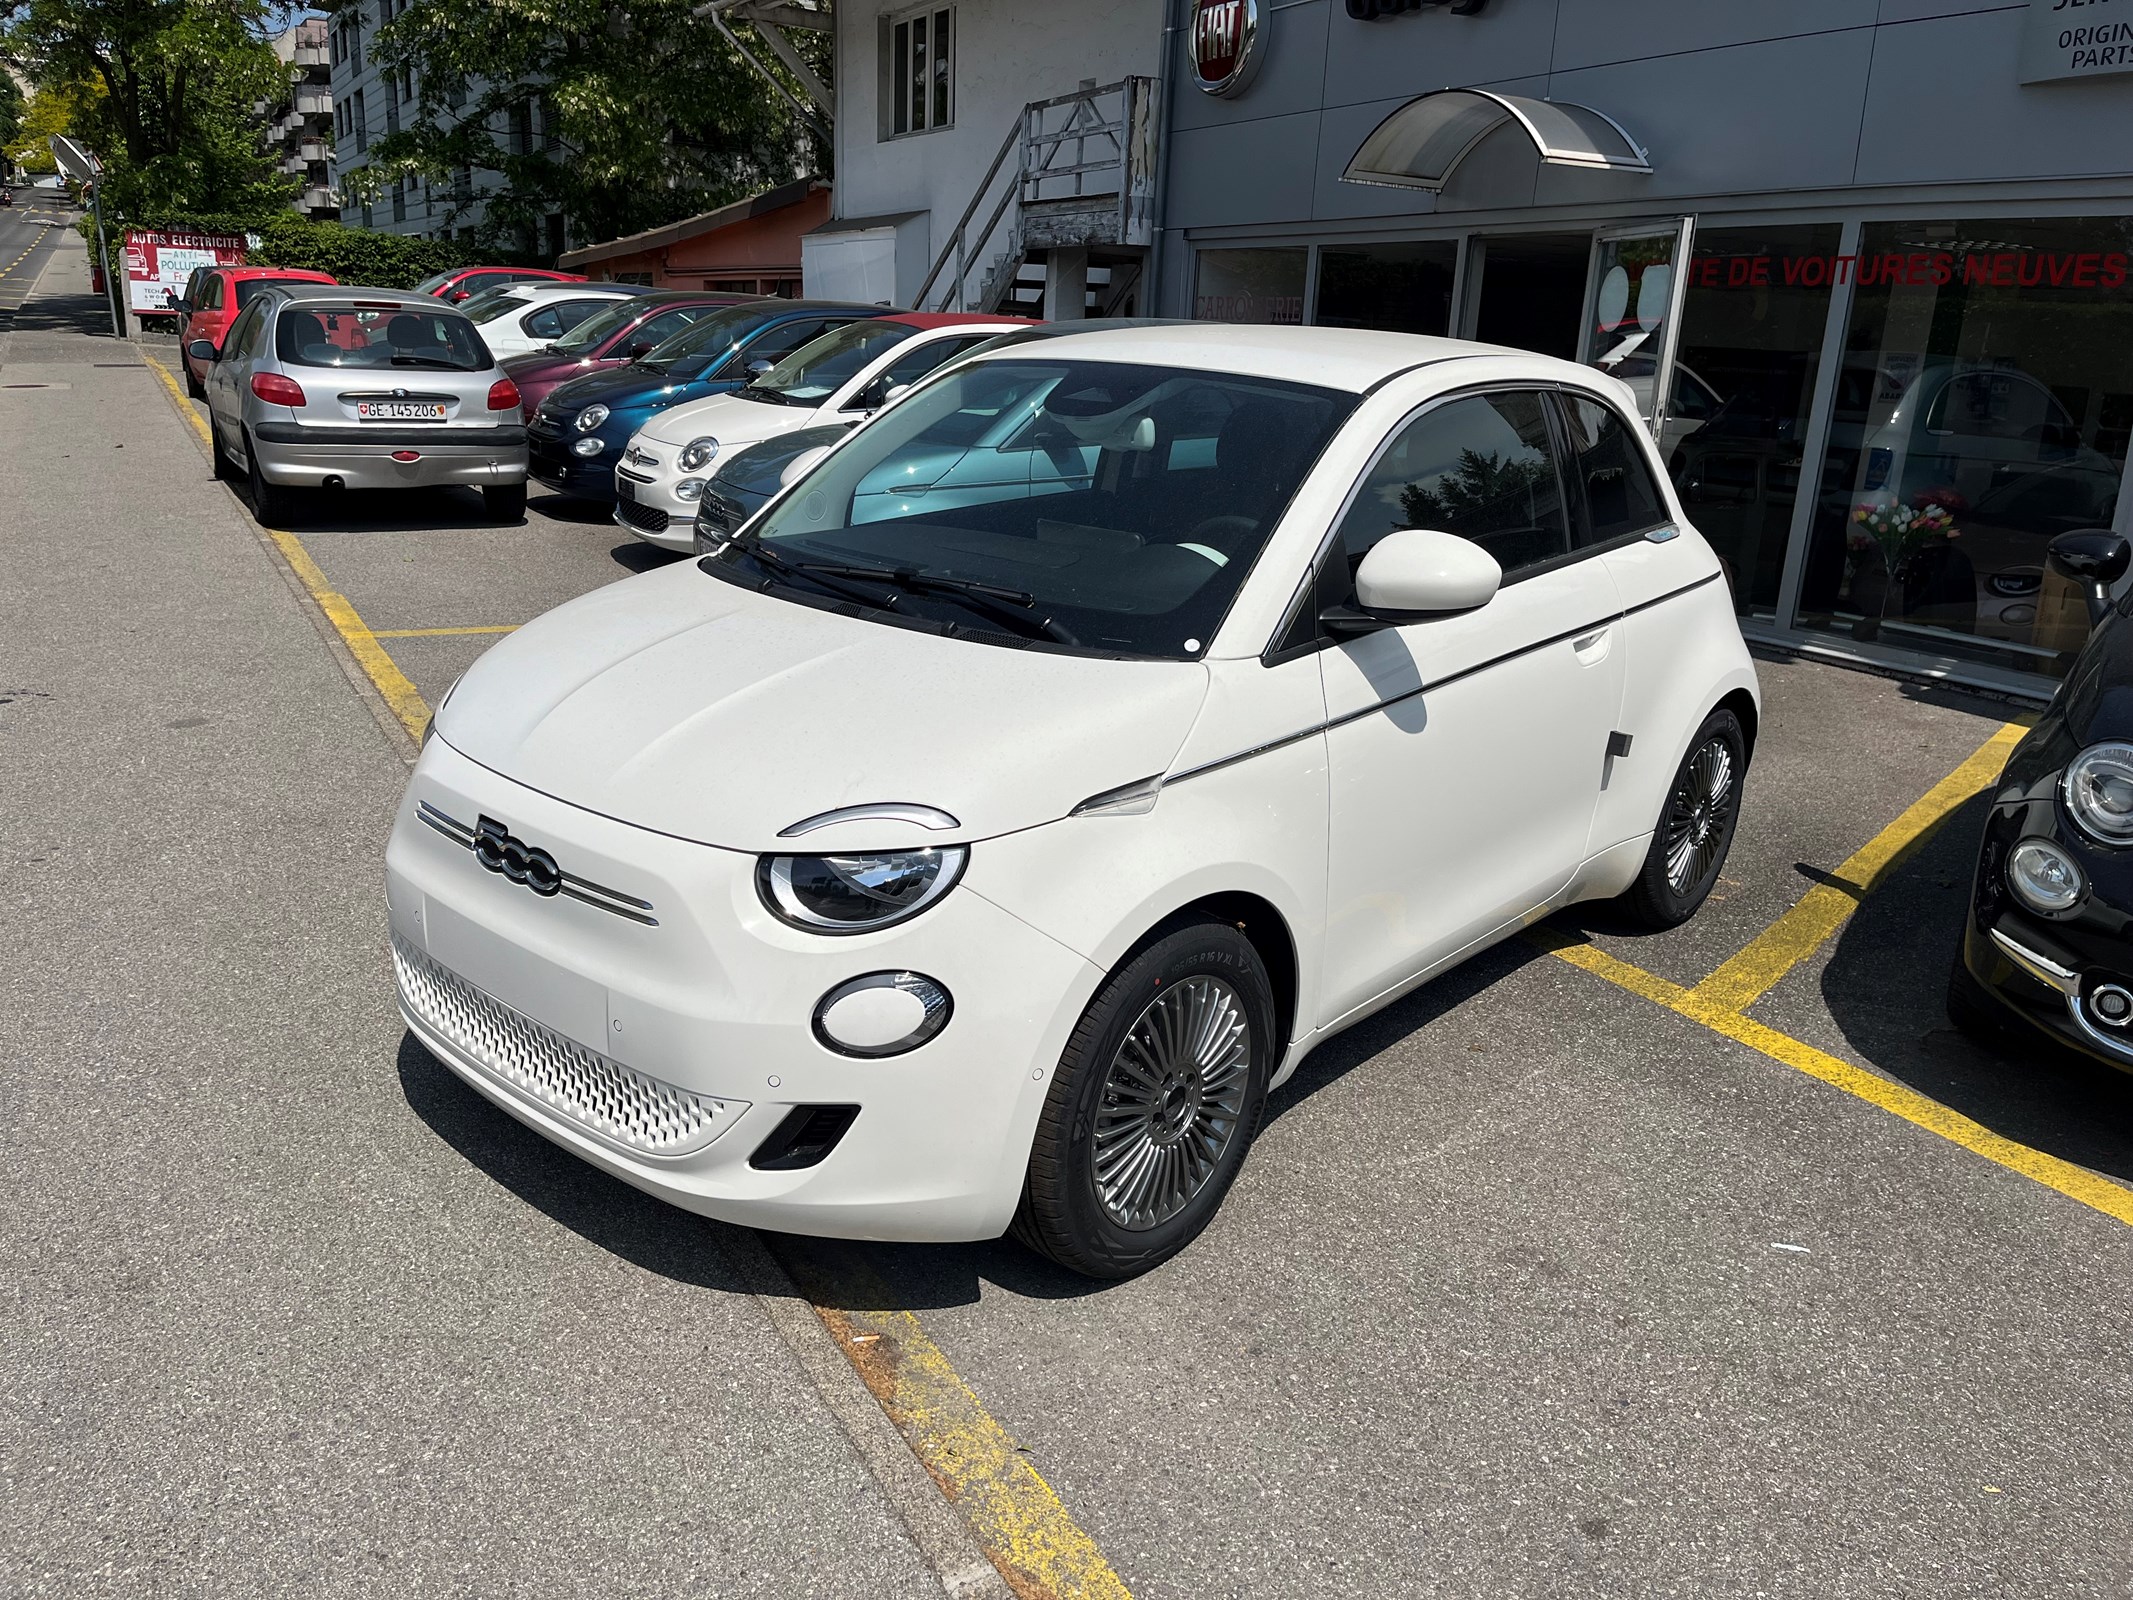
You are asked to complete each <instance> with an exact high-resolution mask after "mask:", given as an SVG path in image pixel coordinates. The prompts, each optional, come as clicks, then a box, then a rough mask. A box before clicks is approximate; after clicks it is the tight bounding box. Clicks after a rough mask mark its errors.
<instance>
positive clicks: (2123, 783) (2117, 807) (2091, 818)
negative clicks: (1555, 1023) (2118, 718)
mask: <svg viewBox="0 0 2133 1600" xmlns="http://www.w3.org/2000/svg"><path fill="white" fill-rule="evenodd" d="M2059 792H2060V793H2061V794H2062V795H2064V796H2065V797H2066V809H2067V810H2069V811H2071V812H2072V813H2073V814H2074V820H2075V821H2076V822H2078V823H2080V824H2081V826H2082V829H2083V831H2085V832H2087V833H2091V834H2093V835H2095V836H2096V837H2097V838H2098V839H2101V840H2102V841H2103V842H2104V843H2105V844H2133V744H2124V743H2120V742H2118V741H2116V740H2113V741H2112V742H2110V743H2107V744H2092V745H2090V746H2089V747H2088V748H2087V749H2086V750H2084V751H2082V752H2081V754H2079V755H2078V756H2076V757H2074V759H2073V760H2072V761H2070V762H2068V763H2067V768H2066V776H2065V777H2064V778H2062V779H2060V780H2059Z"/></svg>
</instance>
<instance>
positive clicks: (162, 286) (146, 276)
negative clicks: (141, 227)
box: [126, 229, 245, 315]
mask: <svg viewBox="0 0 2133 1600" xmlns="http://www.w3.org/2000/svg"><path fill="white" fill-rule="evenodd" d="M244 256H245V243H244V240H243V239H241V238H239V237H238V236H237V235H235V234H228V233H156V232H136V231H134V230H131V229H129V230H128V231H127V234H126V306H127V309H128V310H130V311H134V312H137V313H147V314H150V315H152V314H154V313H155V312H158V311H170V310H172V309H173V308H172V306H171V302H172V301H173V300H175V299H177V298H178V296H179V295H181V294H183V293H184V292H185V281H186V279H188V278H190V277H191V276H192V275H193V269H194V268H196V267H241V266H243V265H244Z"/></svg>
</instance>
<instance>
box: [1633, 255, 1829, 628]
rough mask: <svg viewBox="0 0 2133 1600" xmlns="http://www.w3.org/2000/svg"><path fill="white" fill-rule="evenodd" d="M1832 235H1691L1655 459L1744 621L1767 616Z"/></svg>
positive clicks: (1825, 312) (1800, 445)
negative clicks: (1719, 567) (1714, 556)
mask: <svg viewBox="0 0 2133 1600" xmlns="http://www.w3.org/2000/svg"><path fill="white" fill-rule="evenodd" d="M1838 236H1839V230H1838V228H1837V225H1836V224H1835V223H1827V224H1821V225H1817V226H1814V227H1798V228H1710V229H1703V228H1699V229H1698V230H1697V232H1696V245H1695V253H1694V254H1693V255H1692V256H1691V258H1690V261H1689V281H1688V290H1687V295H1686V298H1685V300H1684V302H1683V307H1682V316H1681V344H1680V348H1679V350H1678V351H1677V352H1676V354H1675V357H1674V385H1673V393H1672V395H1670V396H1669V397H1668V404H1667V418H1666V423H1665V426H1664V427H1663V428H1662V430H1661V433H1660V455H1661V456H1662V457H1663V458H1664V459H1665V461H1666V464H1667V471H1668V472H1669V473H1671V474H1672V476H1673V479H1674V487H1675V490H1676V491H1677V492H1678V493H1679V494H1680V496H1681V503H1682V507H1683V509H1685V510H1686V511H1687V512H1688V514H1689V520H1690V521H1692V522H1694V523H1695V524H1696V527H1697V529H1698V530H1699V531H1700V532H1701V533H1702V534H1703V535H1704V537H1705V538H1707V539H1709V540H1710V541H1711V544H1712V546H1713V548H1715V549H1716V550H1717V551H1718V554H1719V558H1720V559H1721V560H1722V561H1724V562H1725V564H1726V576H1727V579H1728V581H1730V582H1731V584H1732V586H1733V605H1734V609H1736V610H1737V611H1739V612H1741V613H1742V614H1743V615H1746V616H1757V617H1769V616H1772V615H1773V614H1774V613H1775V612H1776V610H1777V599H1778V578H1779V575H1780V573H1781V572H1782V571H1783V568H1784V565H1785V545H1786V541H1787V539H1788V538H1789V536H1790V534H1791V530H1792V516H1793V504H1794V502H1795V501H1796V500H1797V499H1798V497H1799V489H1800V462H1801V455H1802V453H1803V452H1804V451H1805V449H1806V442H1807V413H1808V409H1809V407H1810V406H1811V405H1812V403H1813V399H1814V392H1815V368H1816V366H1817V365H1818V364H1819V363H1820V360H1821V350H1822V335H1823V330H1824V329H1825V328H1826V326H1827V325H1828V321H1829V297H1830V294H1831V292H1832V289H1831V280H1832V278H1833V276H1834V268H1833V265H1832V262H1833V260H1834V258H1835V256H1836V253H1837V241H1838ZM1630 381H1631V383H1632V385H1634V384H1635V381H1636V379H1635V377H1634V376H1633V375H1632V376H1630ZM1645 381H1646V386H1647V387H1649V384H1650V377H1649V369H1648V368H1647V369H1646V380H1645Z"/></svg>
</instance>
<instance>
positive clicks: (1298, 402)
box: [713, 356, 1356, 660]
mask: <svg viewBox="0 0 2133 1600" xmlns="http://www.w3.org/2000/svg"><path fill="white" fill-rule="evenodd" d="M1355 403H1356V397H1355V396H1354V395H1352V394H1346V393H1341V392H1338V391H1334V390H1329V389H1320V388H1314V387H1311V386H1308V385H1305V384H1300V383H1286V382H1280V381H1276V380H1274V379H1266V378H1249V377H1238V376H1234V375H1231V374H1227V373H1214V372H1199V371H1193V370H1190V369H1182V368H1172V367H1143V366H1130V365H1120V364H1112V363H1097V362H1078V361H1069V360H1056V359H1054V360H1047V359H1043V358H1041V357H1037V356H1028V357H1002V358H1000V359H997V360H992V361H985V362H978V363H972V364H967V365H963V366H959V367H955V368H951V369H950V370H949V371H948V373H947V374H946V375H945V376H944V377H941V378H938V379H936V380H934V381H933V382H931V383H928V384H926V385H924V386H923V387H921V388H920V389H918V390H917V391H916V392H914V393H913V394H912V395H911V396H909V397H908V398H906V399H904V400H901V401H899V402H898V403H897V404H896V405H895V406H893V407H891V408H890V409H889V410H887V411H886V412H884V413H882V415H881V416H880V417H878V418H877V419H876V420H875V421H873V422H872V423H870V424H868V425H867V426H866V427H865V428H863V429H861V430H860V431H859V432H858V433H856V434H854V435H853V436H852V437H851V438H850V440H849V441H848V442H846V443H845V444H843V445H841V446H839V447H838V448H837V450H836V451H835V452H833V453H832V454H831V455H830V456H828V457H827V458H826V459H825V460H824V461H823V462H822V463H821V465H819V466H818V467H816V468H815V469H814V470H813V471H812V472H810V473H808V474H807V475H806V476H805V477H804V478H803V479H801V481H800V482H799V483H798V484H797V485H796V486H795V487H794V489H793V490H792V491H791V492H790V493H788V494H786V495H785V496H783V497H782V498H781V499H780V500H778V501H777V502H776V503H775V505H774V506H773V507H772V509H771V510H770V512H769V513H768V514H767V515H766V516H765V517H764V519H763V520H762V521H760V522H758V523H757V524H755V525H754V527H752V528H751V529H750V530H749V532H748V535H747V536H746V537H745V538H742V539H738V540H734V541H732V542H731V543H729V544H728V545H727V546H726V547H725V548H724V549H723V550H722V551H721V552H720V553H719V555H718V557H717V558H716V559H717V562H718V563H720V564H722V565H723V566H730V567H732V568H735V569H737V573H738V572H747V571H749V569H750V567H751V565H752V567H753V568H754V569H756V570H755V572H754V573H752V574H751V576H752V577H753V578H754V581H760V580H761V578H762V577H768V578H770V579H772V580H773V581H775V582H777V583H779V584H781V585H782V586H784V587H785V588H786V589H787V590H788V591H790V592H794V593H804V594H809V595H812V596H821V595H824V594H830V595H835V596H837V597H838V598H841V599H843V600H846V601H851V600H858V601H859V602H860V603H862V604H865V605H868V606H870V607H871V608H872V610H873V613H874V614H875V615H876V616H880V615H882V614H885V613H894V614H897V615H902V616H906V617H909V618H911V619H913V620H915V621H918V622H921V623H925V624H930V625H932V626H935V627H943V628H952V629H954V630H956V631H960V632H966V633H968V632H976V633H979V634H983V635H990V636H994V637H998V636H1000V635H1008V636H1021V637H1025V638H1030V639H1042V640H1049V641H1051V642H1053V643H1056V644H1060V645H1064V646H1067V647H1069V648H1081V649H1086V650H1091V651H1096V652H1100V653H1104V654H1129V655H1135V656H1147V657H1157V658H1163V659H1170V660H1185V659H1191V658H1193V657H1196V656H1198V655H1199V654H1200V653H1201V652H1202V651H1203V650H1204V649H1205V648H1206V646H1207V644H1208V642H1209V640H1211V639H1212V638H1213V636H1214V632H1215V629H1216V628H1217V627H1218V626H1219V625H1220V623H1221V621H1222V618H1223V615H1224V614H1225V613H1226V612H1227V611H1228V609H1229V605H1230V601H1231V600H1232V599H1233V598H1234V597H1235V595H1236V593H1237V590H1238V588H1239V587H1240V586H1241V585H1242V583H1243V581H1244V576H1245V574H1246V573H1247V572H1248V571H1249V570H1250V568H1251V565H1252V562H1253V561H1254V560H1255V559H1256V558H1257V556H1258V554H1259V551H1260V548H1261V547H1262V546H1263V545H1264V544H1265V543H1266V540H1267V537H1268V535H1269V534H1271V533H1272V532H1273V529H1274V526H1275V524H1276V523H1277V522H1278V521H1280V519H1281V515H1282V512H1283V511H1284V510H1285V509H1286V508H1287V506H1288V503H1289V500H1290V497H1291V496H1292V495H1293V494H1294V493H1295V492H1296V488H1297V486H1298V485H1299V484H1300V483H1302V481H1303V478H1304V474H1305V473H1306V472H1308V471H1309V470H1310V467H1311V463H1312V462H1313V461H1315V460H1316V459H1317V458H1318V454H1319V452H1320V451H1321V450H1322V449H1323V448H1324V447H1325V444H1326V441H1327V440H1328V439H1330V438H1331V437H1332V435H1333V433H1334V431H1335V430H1336V429H1337V428H1338V427H1339V426H1340V425H1341V423H1342V421H1343V420H1344V419H1345V418H1346V417H1347V415H1348V414H1349V412H1350V411H1351V410H1353V409H1354V407H1355ZM713 570H717V569H716V568H714V569H713Z"/></svg>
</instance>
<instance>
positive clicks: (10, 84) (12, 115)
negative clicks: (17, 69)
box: [0, 64, 24, 150]
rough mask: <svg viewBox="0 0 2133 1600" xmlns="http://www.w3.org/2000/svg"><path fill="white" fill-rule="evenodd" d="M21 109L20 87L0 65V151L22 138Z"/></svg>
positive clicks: (21, 96)
mask: <svg viewBox="0 0 2133 1600" xmlns="http://www.w3.org/2000/svg"><path fill="white" fill-rule="evenodd" d="M23 109H24V107H23V94H22V85H21V84H19V83H17V82H16V81H15V75H14V74H13V73H12V72H10V71H8V70H7V67H6V66H5V65H4V64H0V150H6V149H8V148H10V147H11V146H12V145H13V144H14V142H15V141H16V140H17V139H19V138H21V137H22V113H23Z"/></svg>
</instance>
